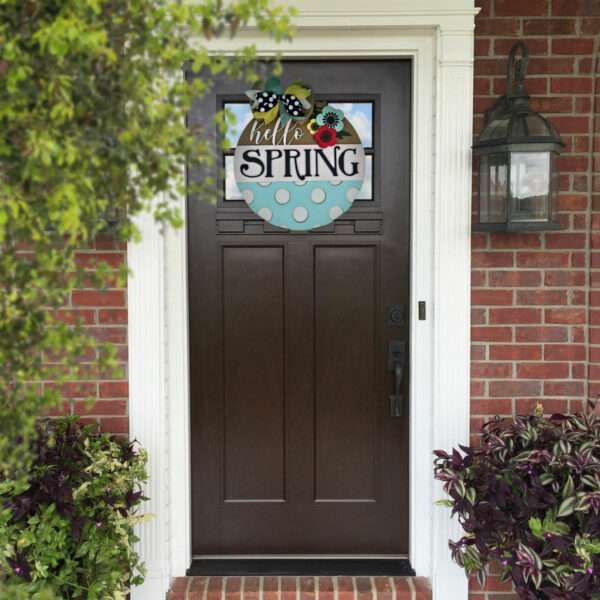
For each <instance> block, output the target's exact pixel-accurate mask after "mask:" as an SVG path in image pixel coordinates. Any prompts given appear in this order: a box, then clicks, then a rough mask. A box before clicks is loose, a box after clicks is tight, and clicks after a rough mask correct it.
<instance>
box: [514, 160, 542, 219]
mask: <svg viewBox="0 0 600 600" xmlns="http://www.w3.org/2000/svg"><path fill="white" fill-rule="evenodd" d="M510 194H511V200H512V206H511V220H512V221H548V220H550V217H551V215H550V152H512V153H511V163H510Z"/></svg>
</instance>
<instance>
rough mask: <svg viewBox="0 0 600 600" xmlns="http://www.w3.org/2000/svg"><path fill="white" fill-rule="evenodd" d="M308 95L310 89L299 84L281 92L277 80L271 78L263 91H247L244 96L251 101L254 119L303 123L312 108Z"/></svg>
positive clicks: (296, 83)
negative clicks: (278, 119)
mask: <svg viewBox="0 0 600 600" xmlns="http://www.w3.org/2000/svg"><path fill="white" fill-rule="evenodd" d="M310 93H311V92H310V89H308V88H307V87H305V86H304V85H303V84H302V83H300V82H295V83H292V84H291V85H289V86H288V87H287V88H286V90H285V91H282V88H281V83H280V82H279V79H276V78H273V79H270V80H269V81H268V82H267V84H266V86H265V89H264V90H249V91H248V92H246V95H247V96H248V98H250V100H251V107H252V114H253V115H254V118H255V119H259V120H263V121H265V122H266V123H270V122H271V121H273V120H275V119H276V118H277V117H279V118H280V119H281V121H282V123H286V122H287V121H289V120H290V119H293V120H296V121H303V120H305V119H307V118H308V117H310V115H311V113H312V108H313V105H312V103H311V102H310V100H309V97H310Z"/></svg>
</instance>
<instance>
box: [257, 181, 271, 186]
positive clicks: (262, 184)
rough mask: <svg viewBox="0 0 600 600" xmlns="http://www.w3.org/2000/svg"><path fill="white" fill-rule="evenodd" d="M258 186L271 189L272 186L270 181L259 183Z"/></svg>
mask: <svg viewBox="0 0 600 600" xmlns="http://www.w3.org/2000/svg"><path fill="white" fill-rule="evenodd" d="M258 185H260V186H262V187H269V186H270V185H271V182H270V181H259V182H258Z"/></svg>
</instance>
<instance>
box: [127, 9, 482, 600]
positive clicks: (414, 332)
mask: <svg viewBox="0 0 600 600" xmlns="http://www.w3.org/2000/svg"><path fill="white" fill-rule="evenodd" d="M295 4H296V6H297V7H298V8H299V15H298V17H297V18H296V19H295V24H296V28H297V31H296V35H295V37H294V41H293V42H292V43H289V44H285V45H281V46H278V45H276V44H275V43H274V42H273V41H272V40H270V39H267V38H265V37H261V36H260V35H259V33H258V32H257V31H256V30H255V29H253V28H248V29H246V30H245V31H243V32H241V33H240V35H239V36H237V37H236V39H235V40H232V41H223V42H218V43H219V44H220V45H219V46H218V47H215V49H218V50H224V51H228V50H232V49H233V48H234V47H238V46H243V45H246V44H255V45H256V47H257V49H258V51H259V53H260V54H263V55H272V54H274V53H275V52H278V51H280V52H282V53H283V55H284V56H289V57H296V58H302V57H309V58H319V57H323V58H335V57H338V58H347V59H351V58H352V57H357V58H359V57H360V58H373V59H376V58H398V57H400V58H401V57H406V58H410V59H411V60H412V62H413V132H412V182H413V184H412V198H411V203H412V211H411V218H412V246H411V262H412V265H411V266H412V270H411V302H412V307H413V310H411V314H412V315H414V316H413V319H412V322H411V348H412V354H411V363H412V364H411V402H412V410H411V423H410V435H411V445H410V448H411V456H410V486H411V491H410V499H411V514H410V556H409V557H410V560H411V563H412V565H413V567H414V568H415V570H416V572H417V575H419V576H424V577H429V578H430V580H431V582H432V585H433V597H434V600H442V599H443V600H467V597H468V589H467V580H466V577H465V576H464V574H463V573H462V571H461V570H460V569H459V568H458V567H456V566H455V565H454V564H453V563H452V561H451V559H450V553H449V550H448V544H447V541H448V538H450V537H452V538H456V537H457V536H458V535H459V530H458V528H457V525H456V523H454V522H452V521H451V520H450V518H449V514H448V511H447V509H444V508H439V507H435V506H434V501H435V500H436V499H437V498H440V497H441V496H442V493H441V490H440V488H439V486H438V485H436V484H435V483H434V481H433V478H432V451H433V450H434V449H436V448H450V447H452V446H455V445H456V444H459V443H468V439H469V330H470V316H469V315H470V298H469V294H470V220H471V152H470V146H471V135H472V118H473V114H472V102H473V99H472V82H473V29H474V16H475V14H476V9H475V8H474V6H473V0H394V1H390V0H370V2H369V9H368V11H367V10H365V9H364V3H361V2H359V1H358V0H344V1H343V2H342V0H329V1H327V0H325V1H323V0H297V1H296V2H295ZM181 202H182V207H184V205H185V200H184V199H182V201H181ZM138 225H139V227H140V230H141V233H142V241H141V242H140V243H137V244H133V243H132V244H130V246H129V248H128V253H129V254H128V257H129V266H130V268H131V269H132V272H133V275H132V276H131V278H130V281H129V315H130V316H129V356H130V357H129V368H130V430H131V435H132V437H135V438H137V439H138V440H139V441H140V442H142V443H143V444H144V446H145V447H146V448H147V449H148V451H149V454H150V481H149V483H148V487H147V495H148V496H149V497H150V500H149V501H148V503H147V505H146V507H145V510H146V511H147V512H150V513H153V514H154V515H155V518H154V519H153V520H152V521H150V522H148V523H145V524H144V525H142V526H141V527H140V530H139V534H140V537H141V542H140V544H139V551H140V552H141V555H142V558H143V559H144V560H145V562H146V564H147V567H148V577H147V580H146V583H145V584H144V585H143V586H141V587H139V588H136V589H135V590H133V594H132V598H133V600H164V598H165V594H166V592H167V590H168V585H169V580H170V579H171V578H172V577H178V576H183V575H185V570H186V568H187V567H188V566H189V563H190V559H191V552H190V537H191V536H190V531H191V511H190V464H189V463H190V458H189V437H190V432H189V386H188V331H187V322H188V321H187V314H188V307H187V298H188V296H187V241H186V232H185V228H184V229H182V230H179V231H167V232H165V233H164V234H162V233H161V232H160V230H159V228H158V227H157V226H156V225H155V224H154V223H153V222H152V219H151V218H150V217H148V216H145V217H141V218H140V219H139V222H138ZM419 301H425V302H426V303H427V318H426V320H424V321H419V320H417V318H416V315H417V310H416V306H417V303H418V302H419Z"/></svg>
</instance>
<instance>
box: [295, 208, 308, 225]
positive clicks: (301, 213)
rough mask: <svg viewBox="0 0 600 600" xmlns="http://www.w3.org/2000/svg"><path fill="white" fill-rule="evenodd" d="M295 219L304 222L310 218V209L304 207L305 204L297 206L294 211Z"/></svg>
mask: <svg viewBox="0 0 600 600" xmlns="http://www.w3.org/2000/svg"><path fill="white" fill-rule="evenodd" d="M293 215H294V221H298V223H303V222H304V221H306V219H308V211H307V210H306V209H305V208H304V206H296V208H295V209H294V212H293Z"/></svg>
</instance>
